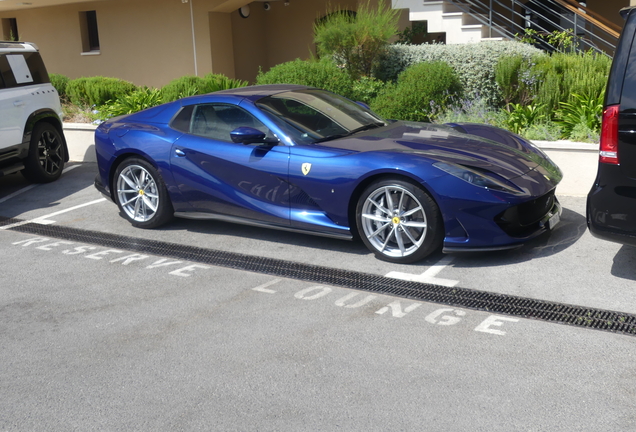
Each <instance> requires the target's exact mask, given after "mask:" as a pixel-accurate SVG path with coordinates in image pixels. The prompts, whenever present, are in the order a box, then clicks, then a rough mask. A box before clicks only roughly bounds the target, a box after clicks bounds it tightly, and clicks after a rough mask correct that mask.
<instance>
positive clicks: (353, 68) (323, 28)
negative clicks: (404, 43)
mask: <svg viewBox="0 0 636 432" xmlns="http://www.w3.org/2000/svg"><path fill="white" fill-rule="evenodd" d="M399 13H400V12H399V10H398V9H393V8H392V7H391V4H390V3H388V1H387V0H380V1H378V3H377V7H371V5H370V0H366V2H364V3H361V4H360V6H359V7H358V11H357V13H356V14H355V15H353V14H349V13H346V12H344V11H336V12H333V13H331V14H329V15H327V17H325V18H324V19H322V20H319V21H318V22H317V23H316V24H315V25H314V42H315V43H316V47H317V50H318V54H319V55H321V56H327V57H332V58H335V59H337V61H338V62H341V63H342V64H343V65H344V67H345V69H346V71H347V72H348V73H349V75H350V77H351V79H353V80H357V79H358V78H360V77H362V76H371V71H372V69H373V67H374V66H375V65H376V63H377V62H378V59H379V56H380V55H381V54H382V53H383V51H384V49H385V47H386V46H387V45H388V41H389V38H391V37H392V36H394V35H395V34H396V33H397V31H398V19H399Z"/></svg>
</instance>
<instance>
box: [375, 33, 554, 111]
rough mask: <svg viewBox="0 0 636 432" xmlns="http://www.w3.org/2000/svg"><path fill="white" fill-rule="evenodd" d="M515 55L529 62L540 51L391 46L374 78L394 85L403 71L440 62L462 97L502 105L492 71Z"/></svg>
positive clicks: (503, 45) (515, 46)
mask: <svg viewBox="0 0 636 432" xmlns="http://www.w3.org/2000/svg"><path fill="white" fill-rule="evenodd" d="M514 54H517V55H519V56H521V57H523V58H528V59H529V58H532V57H534V56H537V55H543V56H547V55H546V54H542V51H540V50H538V49H537V48H534V47H532V46H530V45H528V44H524V43H520V42H512V41H510V42H506V41H493V42H480V43H476V44H462V45H440V44H432V45H429V44H424V45H400V44H396V45H391V46H390V47H389V49H388V51H387V54H386V55H384V56H383V58H382V60H381V62H380V66H379V67H378V69H377V70H376V71H375V76H376V77H377V78H379V79H381V80H385V81H394V80H396V79H397V77H398V75H399V74H400V73H401V72H402V71H404V70H405V69H406V68H407V67H409V66H411V65H413V64H417V63H421V62H431V61H444V62H446V63H448V64H449V65H450V66H451V67H452V68H453V69H454V70H455V72H456V73H457V76H458V77H459V80H460V81H461V83H462V86H463V88H464V92H465V96H466V97H467V98H473V99H484V100H485V101H486V102H487V103H488V104H489V105H491V106H498V105H500V104H501V102H502V97H501V92H500V90H499V86H498V85H497V83H496V81H495V69H496V66H497V63H498V61H499V59H500V58H501V57H502V56H507V55H514Z"/></svg>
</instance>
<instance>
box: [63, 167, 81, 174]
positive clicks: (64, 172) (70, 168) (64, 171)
mask: <svg viewBox="0 0 636 432" xmlns="http://www.w3.org/2000/svg"><path fill="white" fill-rule="evenodd" d="M77 167H79V165H71V166H67V167H66V168H64V170H62V174H66V173H67V172H69V171H70V170H74V169H75V168H77Z"/></svg>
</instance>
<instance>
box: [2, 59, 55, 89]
mask: <svg viewBox="0 0 636 432" xmlns="http://www.w3.org/2000/svg"><path fill="white" fill-rule="evenodd" d="M0 75H1V76H2V80H3V81H4V84H3V87H19V86H25V85H33V84H43V83H48V82H50V81H49V75H48V73H47V71H46V67H45V66H44V62H43V61H42V57H41V56H40V53H37V52H26V53H11V54H2V55H0Z"/></svg>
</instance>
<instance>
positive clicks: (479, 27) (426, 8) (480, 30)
mask: <svg viewBox="0 0 636 432" xmlns="http://www.w3.org/2000/svg"><path fill="white" fill-rule="evenodd" d="M405 3H408V5H406V4H405ZM393 7H394V8H401V9H406V8H408V9H409V21H426V22H427V24H428V27H427V30H428V33H445V34H446V38H445V42H446V43H447V44H462V43H476V42H481V41H483V40H502V39H508V37H507V36H506V35H505V33H504V32H502V31H500V30H499V29H497V28H496V27H495V28H494V29H493V28H490V27H488V26H487V25H484V24H482V23H481V22H480V20H479V19H478V17H477V16H475V15H474V14H470V13H466V12H464V11H463V10H462V9H461V8H460V7H459V6H458V5H457V4H456V3H453V2H451V1H448V0H437V1H428V0H397V1H394V6H393Z"/></svg>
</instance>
